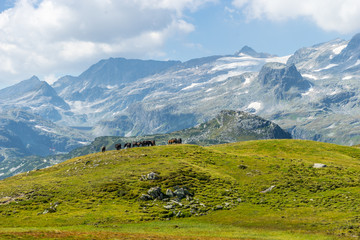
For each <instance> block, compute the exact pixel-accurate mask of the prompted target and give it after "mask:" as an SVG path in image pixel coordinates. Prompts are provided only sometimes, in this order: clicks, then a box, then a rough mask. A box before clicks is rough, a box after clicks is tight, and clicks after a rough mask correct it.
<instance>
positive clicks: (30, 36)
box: [0, 0, 213, 87]
mask: <svg viewBox="0 0 360 240" xmlns="http://www.w3.org/2000/svg"><path fill="white" fill-rule="evenodd" d="M211 1H213V0H121V1H119V0H76V1H74V0H17V1H15V4H14V7H12V8H9V9H7V10H5V11H3V12H1V13H0V62H1V64H0V81H2V82H0V87H1V85H5V84H9V83H10V82H11V81H14V80H15V79H16V80H17V81H19V80H22V79H24V78H25V77H26V78H27V77H30V76H31V75H33V74H38V75H40V76H41V75H44V76H45V75H46V74H49V75H51V74H52V75H51V76H50V77H51V78H53V74H64V73H69V72H71V71H72V70H75V69H78V70H79V69H80V70H84V69H83V68H84V67H85V66H88V65H89V64H91V63H94V62H95V61H97V60H99V59H100V58H106V57H109V56H128V57H129V56H130V57H138V56H139V57H142V58H144V57H148V58H154V57H159V56H162V55H164V53H163V52H162V51H161V48H162V47H163V46H164V44H165V43H166V41H168V40H169V39H171V38H174V37H176V36H178V35H183V34H185V35H186V34H188V33H190V32H192V31H194V30H195V27H194V26H193V25H192V24H191V23H189V22H188V21H187V20H186V18H185V17H184V16H183V15H184V14H183V13H184V11H187V10H190V11H196V10H197V9H198V8H199V7H201V6H202V5H204V4H206V3H207V2H211ZM81 67H83V68H82V69H81Z"/></svg>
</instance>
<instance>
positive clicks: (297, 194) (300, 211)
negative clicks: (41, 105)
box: [0, 140, 360, 240]
mask: <svg viewBox="0 0 360 240" xmlns="http://www.w3.org/2000/svg"><path fill="white" fill-rule="evenodd" d="M314 163H321V164H325V165H326V167H323V168H314V167H313V165H314ZM149 173H155V174H156V179H147V178H146V176H147V174H149ZM154 187H160V188H161V191H162V193H163V196H164V197H162V198H154V199H144V198H142V196H143V195H144V194H145V195H149V189H152V188H154ZM168 189H169V190H168ZM177 189H182V190H185V191H186V192H187V194H185V195H186V196H184V197H183V198H177V197H175V196H171V197H169V196H166V192H167V190H168V191H170V190H171V192H176V191H177ZM359 237H360V149H359V148H356V147H345V146H339V145H334V144H327V143H320V142H313V141H303V140H262V141H247V142H238V143H231V144H223V145H214V146H209V147H201V146H196V145H168V146H154V147H141V148H132V149H125V150H119V151H115V150H114V151H106V152H105V153H94V154H90V155H86V156H82V157H77V158H73V159H70V160H67V161H65V162H63V163H61V164H58V165H55V166H53V167H50V168H46V169H41V170H37V171H31V172H27V173H22V174H19V175H16V176H14V177H10V178H7V179H4V180H2V181H0V239H316V240H319V239H357V238H359Z"/></svg>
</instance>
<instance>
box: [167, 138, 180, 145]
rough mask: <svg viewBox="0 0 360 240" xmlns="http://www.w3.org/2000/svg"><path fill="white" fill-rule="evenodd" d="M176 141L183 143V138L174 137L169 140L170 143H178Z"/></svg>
mask: <svg viewBox="0 0 360 240" xmlns="http://www.w3.org/2000/svg"><path fill="white" fill-rule="evenodd" d="M176 143H182V140H181V138H179V139H177V138H172V139H170V140H169V141H168V144H176Z"/></svg>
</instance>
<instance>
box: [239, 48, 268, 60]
mask: <svg viewBox="0 0 360 240" xmlns="http://www.w3.org/2000/svg"><path fill="white" fill-rule="evenodd" d="M241 54H245V55H248V56H251V57H255V58H268V57H273V56H274V55H271V54H269V53H258V52H256V51H255V50H254V49H252V48H251V47H249V46H246V45H245V46H244V47H243V48H242V49H241V50H240V51H238V52H236V53H235V55H236V56H239V55H241Z"/></svg>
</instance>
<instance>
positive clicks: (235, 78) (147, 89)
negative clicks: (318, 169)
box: [0, 34, 360, 160]
mask: <svg viewBox="0 0 360 240" xmlns="http://www.w3.org/2000/svg"><path fill="white" fill-rule="evenodd" d="M359 80H360V34H357V35H355V36H354V37H353V38H352V39H351V40H350V41H346V40H341V39H336V40H332V41H329V42H325V43H321V44H317V45H314V46H311V47H304V48H302V49H299V50H298V51H296V52H295V53H294V54H293V55H290V56H283V57H278V56H275V55H271V54H268V53H257V52H256V51H255V50H253V49H251V48H250V47H248V46H245V47H244V48H242V49H241V50H240V51H237V52H236V53H235V54H232V55H223V56H209V57H204V58H198V59H192V60H189V61H187V62H180V61H154V60H136V59H124V58H110V59H105V60H101V61H99V62H98V63H96V64H94V65H92V66H90V67H89V68H88V69H87V70H86V71H84V72H83V73H82V74H80V75H79V76H64V77H61V78H60V79H58V80H57V81H56V82H54V83H53V84H48V83H47V82H45V81H41V80H40V79H38V78H37V77H36V76H33V77H31V78H30V79H28V80H25V81H22V82H20V83H18V84H16V85H14V86H10V87H8V88H5V89H2V90H0V111H1V123H2V125H1V126H2V129H1V134H0V135H1V146H0V147H1V149H2V150H1V156H2V157H1V158H2V159H3V160H4V159H9V157H12V156H15V155H17V156H21V157H22V156H31V155H41V156H47V155H51V154H53V153H61V152H68V151H71V150H72V149H75V148H77V147H81V146H83V145H84V144H87V143H90V142H91V141H92V140H94V138H95V137H99V136H111V135H112V136H123V137H130V136H141V135H149V134H160V133H169V132H174V131H178V130H181V129H186V128H191V127H194V126H196V125H198V124H201V123H204V122H206V121H208V120H210V119H213V118H214V117H216V115H217V114H218V113H219V112H220V111H222V110H224V109H233V110H237V111H245V112H249V113H254V114H256V115H258V116H260V117H263V118H265V119H269V120H271V121H272V122H274V123H276V124H278V125H280V126H281V127H282V128H284V129H285V130H287V131H289V132H291V134H292V136H293V138H299V139H309V140H317V141H324V142H331V143H337V144H343V145H354V144H359V143H360V121H359V119H360V116H359V113H360V109H359V108H360V91H359V90H360V89H359V88H360V85H359ZM24 116H26V117H25V118H24ZM21 124H22V125H21ZM20 125H21V126H22V127H18V126H20ZM25 126H26V127H25ZM14 129H16V130H14ZM18 129H20V130H18Z"/></svg>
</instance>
